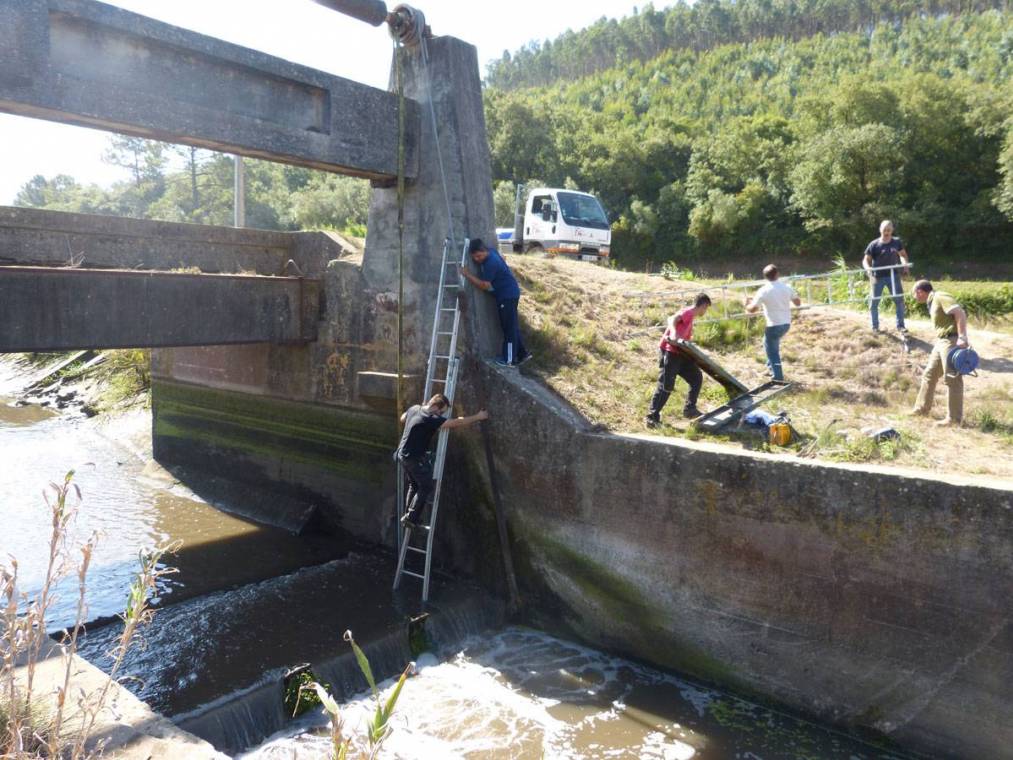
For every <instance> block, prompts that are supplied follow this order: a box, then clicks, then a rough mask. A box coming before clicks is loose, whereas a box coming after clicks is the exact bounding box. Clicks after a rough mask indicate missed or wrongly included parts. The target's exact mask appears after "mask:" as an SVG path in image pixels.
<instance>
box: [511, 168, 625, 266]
mask: <svg viewBox="0 0 1013 760" xmlns="http://www.w3.org/2000/svg"><path fill="white" fill-rule="evenodd" d="M520 232H521V234H520V235H518V234H517V231H516V230H515V231H514V239H513V249H514V251H523V252H525V253H538V252H545V253H547V254H549V255H558V256H566V257H568V258H573V259H577V260H581V261H593V262H596V263H604V262H605V261H607V260H608V256H609V253H610V252H611V244H612V229H611V226H610V225H609V221H608V217H607V216H605V210H604V209H603V208H602V206H601V203H599V201H598V199H597V198H596V197H594V196H593V195H591V194H590V193H582V192H579V191H577V190H566V189H563V188H552V187H536V188H534V189H532V190H530V191H529V192H528V196H527V200H526V202H525V205H524V215H523V224H522V225H521V231H520Z"/></svg>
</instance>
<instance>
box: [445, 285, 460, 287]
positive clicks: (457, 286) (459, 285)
mask: <svg viewBox="0 0 1013 760" xmlns="http://www.w3.org/2000/svg"><path fill="white" fill-rule="evenodd" d="M443 287H445V288H459V287H461V286H460V285H444V286H443Z"/></svg>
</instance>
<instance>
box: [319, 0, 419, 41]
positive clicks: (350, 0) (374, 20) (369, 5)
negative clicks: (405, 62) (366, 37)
mask: <svg viewBox="0 0 1013 760" xmlns="http://www.w3.org/2000/svg"><path fill="white" fill-rule="evenodd" d="M313 2H315V3H317V4H318V5H322V6H324V7H325V8H330V9H331V10H332V11H337V12H338V13H343V14H344V15H346V16H351V17H352V18H355V19H358V20H359V21H365V22H366V23H367V24H370V25H372V26H380V24H382V23H384V22H386V23H387V25H388V26H389V27H390V33H391V35H392V36H393V37H394V38H395V39H396V40H398V41H399V42H400V43H401V44H402V45H404V46H405V47H414V46H415V45H418V44H419V42H421V41H422V38H423V37H424V36H426V35H427V33H428V30H427V29H426V17H425V15H423V13H422V11H420V10H418V9H417V8H412V7H411V6H410V5H398V6H397V7H395V8H394V10H393V11H391V12H390V13H388V12H387V4H386V3H384V2H383V0H313Z"/></svg>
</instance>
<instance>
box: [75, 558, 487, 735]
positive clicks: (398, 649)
mask: <svg viewBox="0 0 1013 760" xmlns="http://www.w3.org/2000/svg"><path fill="white" fill-rule="evenodd" d="M392 567H393V565H392V559H391V556H390V555H389V554H387V553H384V552H382V551H378V552H375V553H373V552H371V553H369V554H366V553H360V552H353V553H351V554H349V555H348V556H346V557H345V558H343V559H340V560H334V561H332V562H328V563H325V564H323V565H318V566H315V567H308V568H303V569H302V570H299V571H297V572H295V573H292V574H289V575H285V576H282V577H278V578H273V579H270V580H267V581H263V582H261V583H254V584H249V585H246V586H242V587H240V588H237V589H232V590H227V591H219V592H215V593H212V594H208V595H207V596H202V597H199V598H196V599H191V600H189V601H186V602H182V603H180V604H176V605H171V606H168V607H165V608H164V609H161V610H159V612H158V613H157V615H156V616H155V620H154V622H153V623H152V625H151V627H150V628H149V629H147V631H146V632H145V642H146V644H145V646H144V647H140V648H137V649H133V650H131V651H130V653H129V654H128V656H127V660H126V662H125V663H124V670H123V673H124V675H126V676H129V677H130V678H129V680H127V681H126V682H125V684H126V685H127V687H128V688H130V689H131V690H132V691H134V692H135V693H136V694H137V695H138V696H139V697H141V698H142V699H144V700H145V701H147V702H148V703H149V704H150V705H152V707H154V708H155V709H157V710H159V711H160V712H162V713H163V714H165V715H168V716H169V717H170V718H172V719H173V721H174V722H175V723H177V724H178V725H179V726H180V727H181V728H183V729H185V730H187V731H190V732H191V733H193V734H195V735H197V736H199V737H201V738H202V739H206V740H207V741H209V742H211V743H212V744H213V745H214V746H215V747H216V748H217V749H218V750H220V751H222V752H227V753H230V754H232V753H236V752H239V751H241V750H243V749H246V748H249V747H251V746H254V745H256V744H258V743H259V742H261V741H263V740H264V739H265V738H267V737H268V736H271V735H272V734H275V733H277V732H279V731H282V730H284V729H285V728H286V727H287V726H288V725H289V723H290V718H289V716H288V715H287V714H286V710H285V707H284V704H283V700H284V691H285V688H284V678H285V674H286V672H288V671H289V670H290V669H292V668H294V667H298V666H300V665H302V664H304V663H309V664H310V666H311V669H312V671H313V673H314V674H315V675H316V676H317V678H318V679H319V680H320V681H322V682H323V683H326V684H328V685H329V686H330V689H331V692H332V694H333V695H334V696H335V697H336V698H337V699H338V700H339V701H341V700H345V699H348V698H350V697H351V696H353V695H354V694H357V693H360V692H361V691H362V690H363V689H364V688H366V681H365V679H364V678H363V676H362V673H361V672H360V671H359V667H358V665H357V663H356V661H355V657H354V655H353V653H352V651H351V647H350V646H349V644H347V643H346V642H345V641H344V640H343V634H344V632H345V631H346V630H349V629H350V630H352V631H353V633H354V635H355V638H356V641H357V642H358V643H359V644H360V646H362V648H363V650H364V651H365V652H366V655H367V656H368V657H369V660H370V663H371V666H372V670H373V673H374V675H375V677H376V678H377V679H378V680H382V679H386V678H389V677H391V676H394V675H396V674H398V673H400V672H401V670H402V669H403V668H404V667H405V665H406V664H407V663H408V662H410V661H411V660H412V659H413V655H412V647H411V645H410V642H409V620H410V619H411V618H413V617H416V616H417V615H418V613H419V606H418V589H417V588H411V587H410V586H409V587H408V588H405V589H404V590H403V592H401V593H400V594H397V595H395V597H394V598H392V597H391V592H390V585H389V584H390V574H391V569H392ZM436 589H437V590H438V591H439V593H438V594H434V599H435V603H434V604H431V605H430V606H429V608H428V609H427V612H428V616H427V617H426V618H425V622H424V629H425V640H426V641H427V643H428V645H429V646H430V647H431V648H432V649H435V650H437V651H446V650H448V649H449V648H451V647H453V646H454V645H455V644H457V643H459V642H460V641H462V640H463V639H464V638H466V637H468V636H473V635H475V634H477V633H480V632H482V631H484V630H487V629H489V628H492V627H496V626H498V625H500V624H501V623H502V620H503V609H502V605H501V603H500V602H498V601H496V600H494V599H492V598H491V597H489V596H488V595H487V594H486V593H485V592H483V591H480V590H479V589H477V588H474V587H471V586H467V585H465V584H453V585H451V584H447V583H441V584H440V585H438V586H436ZM118 630H119V626H118V625H111V626H106V627H105V628H100V629H98V630H96V631H93V632H91V633H90V634H89V635H88V636H86V637H85V642H84V644H83V646H82V654H84V655H85V656H86V657H88V658H89V659H91V660H92V661H93V662H95V663H96V664H100V663H101V658H100V657H98V656H97V655H99V653H101V652H102V651H105V650H107V649H108V648H109V645H110V643H111V640H112V638H113V637H115V636H116V634H117V633H118Z"/></svg>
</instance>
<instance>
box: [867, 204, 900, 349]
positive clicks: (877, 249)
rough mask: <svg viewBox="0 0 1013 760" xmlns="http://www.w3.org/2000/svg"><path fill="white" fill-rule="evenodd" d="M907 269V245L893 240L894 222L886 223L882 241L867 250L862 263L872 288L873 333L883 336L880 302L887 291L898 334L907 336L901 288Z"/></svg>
mask: <svg viewBox="0 0 1013 760" xmlns="http://www.w3.org/2000/svg"><path fill="white" fill-rule="evenodd" d="M907 265H908V264H907V251H906V250H904V242H903V241H902V240H901V239H900V238H898V237H894V236H893V222H891V221H890V220H889V219H884V220H883V221H882V222H881V223H880V225H879V237H878V238H876V239H875V240H873V241H872V242H871V243H869V245H867V246H866V247H865V256H864V257H863V259H862V267H863V268H864V269H865V271H866V272H867V273H868V275H869V281H870V283H871V285H872V296H871V297H870V299H869V314H870V315H871V316H872V331H873V332H879V301H880V298H881V297H882V295H883V291H884V290H888V291H889V292H890V295H891V296H892V298H893V306H894V311H895V312H896V315H897V330H898V332H902V333H903V332H907V328H905V327H904V293H903V292H902V289H903V287H904V286H903V285H902V284H901V273H902V272H904V271H905V269H906V268H907Z"/></svg>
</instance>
